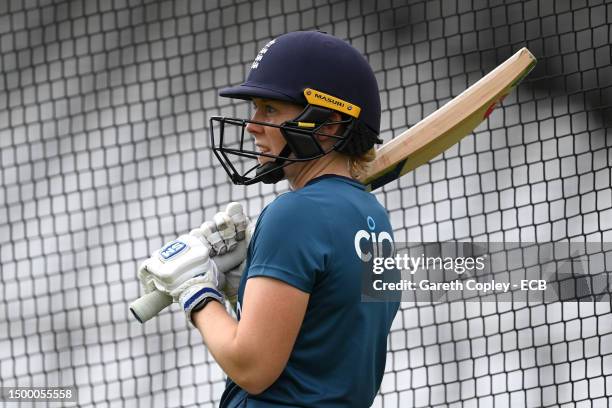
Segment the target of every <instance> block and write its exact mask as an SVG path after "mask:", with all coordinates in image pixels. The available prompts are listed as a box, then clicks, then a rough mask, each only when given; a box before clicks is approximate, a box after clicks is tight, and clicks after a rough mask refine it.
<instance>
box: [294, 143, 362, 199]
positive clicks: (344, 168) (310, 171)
mask: <svg viewBox="0 0 612 408" xmlns="http://www.w3.org/2000/svg"><path fill="white" fill-rule="evenodd" d="M289 167H291V166H289ZM294 170H297V171H296V174H295V176H293V177H290V176H288V177H287V179H288V180H289V184H290V185H291V190H294V191H295V190H299V189H300V188H302V187H304V186H305V185H306V184H307V183H308V182H309V181H310V180H312V179H314V178H316V177H319V176H322V175H325V174H335V175H338V176H344V177H349V178H350V177H351V173H350V171H349V166H348V158H347V157H346V156H344V155H342V154H340V153H338V152H335V151H334V152H331V153H329V154H326V155H325V156H323V157H321V158H320V159H317V160H312V161H309V162H306V163H304V164H303V165H302V166H301V168H299V169H294Z"/></svg>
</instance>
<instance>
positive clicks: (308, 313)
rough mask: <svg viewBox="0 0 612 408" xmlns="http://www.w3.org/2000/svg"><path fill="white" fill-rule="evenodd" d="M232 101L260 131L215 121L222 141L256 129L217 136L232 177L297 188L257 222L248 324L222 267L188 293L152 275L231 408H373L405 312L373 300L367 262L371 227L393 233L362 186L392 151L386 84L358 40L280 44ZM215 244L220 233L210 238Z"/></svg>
mask: <svg viewBox="0 0 612 408" xmlns="http://www.w3.org/2000/svg"><path fill="white" fill-rule="evenodd" d="M221 96H225V97H230V98H239V99H246V100H250V101H251V102H252V103H253V108H254V115H253V118H252V119H251V120H248V121H245V120H240V119H234V118H213V119H212V120H211V124H213V125H218V126H221V127H222V128H221V129H220V132H218V133H216V135H223V133H224V129H223V127H224V126H229V125H230V124H238V125H239V126H245V127H246V131H247V133H248V134H250V135H251V137H252V138H254V142H255V145H256V146H257V150H256V151H246V150H243V149H235V148H229V147H227V146H225V145H224V144H223V140H217V138H216V136H215V133H213V136H212V138H213V143H214V146H213V149H214V151H215V154H216V155H217V157H218V158H219V159H220V160H221V163H222V165H223V167H224V168H225V169H226V170H227V171H228V173H229V175H230V177H231V178H232V180H233V181H234V182H235V183H237V184H251V183H254V182H264V183H275V182H278V181H279V180H282V179H287V180H288V182H289V184H290V186H291V191H290V192H288V193H286V194H283V195H280V196H279V197H277V198H276V199H275V200H274V201H273V202H272V203H271V204H270V205H268V206H267V207H266V208H265V209H264V211H263V212H262V213H261V215H260V217H259V219H258V221H257V225H256V227H255V230H254V232H253V235H252V239H251V241H250V245H249V248H248V253H247V258H246V263H245V264H246V265H245V267H244V269H243V274H242V277H241V279H240V285H239V288H238V306H237V316H238V320H235V319H234V318H233V317H231V316H230V315H229V314H228V313H227V311H226V310H225V308H224V306H223V304H222V300H223V293H222V291H221V290H220V287H221V286H222V285H220V284H219V278H220V277H222V276H223V275H222V274H221V273H220V272H219V271H218V268H217V267H216V266H214V262H213V261H214V258H213V259H212V260H209V261H207V262H208V264H210V265H213V266H211V267H209V268H208V270H207V271H205V272H204V275H202V269H201V268H200V270H199V271H197V273H196V272H195V271H191V270H189V268H183V270H182V271H181V272H180V273H175V274H174V275H176V276H179V275H180V276H181V277H180V279H178V280H177V282H178V281H180V282H182V283H181V284H180V285H178V284H174V286H173V285H170V286H171V287H168V286H164V282H162V281H163V273H162V272H160V271H159V270H157V268H156V267H154V266H153V265H151V266H149V267H147V265H146V263H145V267H144V268H143V270H144V271H145V272H144V273H145V274H150V276H151V279H152V280H153V281H154V283H155V285H156V286H157V288H158V289H160V290H165V291H167V292H169V293H171V294H173V296H174V297H175V299H176V300H177V301H178V302H180V303H181V304H182V305H183V307H184V309H185V310H186V312H187V314H188V318H190V319H191V321H192V323H193V324H194V325H195V326H196V327H197V328H198V330H199V331H200V333H201V335H202V337H203V340H204V342H205V344H206V346H207V347H208V349H209V350H210V352H211V353H212V354H213V356H214V357H215V359H216V361H217V362H218V363H219V365H220V366H221V368H223V370H224V371H225V372H226V374H227V375H228V383H227V387H226V390H225V392H224V394H223V397H222V402H221V406H222V407H232V408H233V407H288V406H292V407H294V406H300V407H368V406H370V405H371V404H372V401H373V399H374V397H375V395H376V393H377V392H378V388H379V386H380V382H381V380H382V376H383V373H384V367H385V359H386V344H387V335H388V333H389V329H390V326H391V323H392V321H393V318H394V316H395V314H396V312H397V309H398V303H397V302H387V303H383V302H362V301H361V273H362V271H363V268H364V261H363V260H362V259H361V257H360V255H361V254H363V253H367V252H368V251H370V252H371V251H372V249H373V248H371V247H370V248H369V249H368V245H370V246H371V245H372V243H371V242H370V243H369V244H368V241H367V240H363V239H357V238H356V237H357V236H360V237H363V235H362V234H361V235H358V233H359V231H362V230H365V231H368V232H374V233H377V234H378V235H379V234H380V233H382V232H383V231H384V232H387V233H388V234H391V236H392V229H391V226H390V223H389V219H388V216H387V213H386V211H385V209H384V208H383V207H382V206H381V205H380V204H379V203H378V202H377V201H376V199H375V197H374V196H373V195H371V194H370V193H368V192H366V191H365V189H364V186H363V185H362V184H361V183H359V182H358V181H357V180H356V179H357V178H358V177H359V176H360V174H361V172H363V171H364V169H365V168H366V166H367V162H368V161H370V160H372V158H373V156H374V155H375V153H374V152H375V148H374V145H375V144H376V143H380V140H379V139H378V133H379V126H380V100H379V95H378V86H377V83H376V79H375V77H374V74H373V72H372V70H371V68H370V67H369V65H368V64H367V62H366V61H365V59H364V58H363V57H362V56H361V55H360V54H359V52H358V51H356V50H355V49H354V48H353V47H351V46H350V45H348V44H346V43H345V42H343V41H341V40H339V39H337V38H334V37H332V36H330V35H327V34H325V33H321V32H295V33H289V34H285V35H282V36H280V37H278V38H276V39H275V40H273V41H271V42H269V43H268V44H267V45H266V46H265V47H264V48H263V49H262V51H260V53H259V54H258V56H257V58H256V60H255V62H254V63H253V65H252V67H251V71H250V73H249V76H248V78H247V81H246V82H245V83H244V84H242V85H240V86H237V87H234V88H229V89H225V90H223V91H221ZM240 145H241V146H242V145H243V143H240ZM236 155H237V156H239V157H244V156H247V157H257V158H258V162H257V165H256V166H255V167H254V168H253V169H251V170H249V171H247V172H245V173H243V174H240V173H238V172H237V171H236V167H235V166H234V165H233V164H232V158H233V157H236ZM253 173H254V175H252V174H253ZM217 224H218V223H217ZM218 226H219V225H218ZM219 228H223V227H220V226H219ZM213 229H214V228H213ZM202 235H204V236H207V237H210V229H209V231H208V232H206V233H204V234H201V236H202ZM227 236H228V237H231V234H229V235H227ZM217 237H218V235H217ZM189 239H192V238H189ZM193 245H199V244H197V243H194V244H193ZM174 247H176V244H174ZM230 253H231V251H230ZM230 253H228V254H227V255H226V256H229V255H230ZM173 256H174V255H173ZM203 256H204V255H203ZM204 257H205V256H204ZM179 258H180V257H179ZM173 262H174V261H173ZM221 272H225V271H221ZM173 273H174V272H173ZM232 273H234V274H235V272H232ZM232 273H229V275H228V276H227V278H228V281H229V280H231V279H232V278H235V277H236V276H235V275H232ZM196 275H199V276H197V277H196ZM202 276H204V278H203V277H202ZM166 277H167V276H166ZM166 281H167V279H166ZM191 282H194V283H193V284H191ZM177 285H178V286H177ZM190 285H191V286H190ZM177 287H180V289H179V290H177V289H176V288H177ZM173 288H174V290H173ZM215 300H218V301H215Z"/></svg>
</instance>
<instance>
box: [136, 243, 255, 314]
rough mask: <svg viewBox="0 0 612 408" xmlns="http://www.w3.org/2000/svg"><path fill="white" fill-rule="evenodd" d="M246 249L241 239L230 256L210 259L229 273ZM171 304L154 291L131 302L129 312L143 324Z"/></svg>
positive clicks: (163, 296)
mask: <svg viewBox="0 0 612 408" xmlns="http://www.w3.org/2000/svg"><path fill="white" fill-rule="evenodd" d="M247 248H248V244H247V240H245V239H243V240H241V241H238V245H237V246H236V248H235V249H234V250H232V253H231V255H229V256H228V255H227V254H226V255H222V256H217V257H214V258H212V260H213V261H214V262H215V263H216V264H217V268H219V270H221V271H229V270H231V269H234V268H235V267H237V266H239V265H240V264H241V263H242V261H243V260H244V259H245V258H246V254H247ZM171 304H172V297H171V296H170V295H168V294H167V293H164V292H160V291H158V290H154V291H152V292H149V293H147V294H146V295H143V296H141V297H139V298H138V299H136V300H135V301H133V302H132V304H131V305H130V311H131V312H132V314H133V315H134V317H135V318H136V319H137V320H138V321H139V322H140V323H144V322H146V321H147V320H149V319H151V318H153V317H155V316H157V314H158V313H159V312H161V311H162V310H164V309H165V308H167V307H168V306H170V305H171Z"/></svg>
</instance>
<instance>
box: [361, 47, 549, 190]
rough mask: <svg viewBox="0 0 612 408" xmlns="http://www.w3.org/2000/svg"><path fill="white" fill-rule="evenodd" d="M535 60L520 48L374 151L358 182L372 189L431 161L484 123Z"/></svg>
mask: <svg viewBox="0 0 612 408" xmlns="http://www.w3.org/2000/svg"><path fill="white" fill-rule="evenodd" d="M536 62H537V61H536V58H535V57H534V56H533V55H532V54H531V52H529V50H528V49H527V48H522V49H521V50H519V51H518V52H516V53H515V54H514V55H513V56H511V57H510V58H508V59H507V60H506V61H505V62H503V63H502V64H501V65H499V66H498V67H497V68H495V69H494V70H493V71H491V72H489V73H488V74H487V75H486V76H484V77H482V78H481V79H480V80H479V81H478V82H476V83H475V84H474V85H472V86H471V87H469V88H468V89H466V90H465V91H463V92H462V93H461V94H459V95H458V96H457V97H455V98H454V99H452V100H451V101H449V102H448V103H447V104H446V105H444V106H443V107H441V108H440V109H438V110H437V111H435V112H433V113H432V114H431V115H429V116H427V117H426V118H425V119H423V120H421V121H420V122H419V123H417V124H416V125H414V126H412V127H411V128H410V129H408V130H406V131H405V132H403V133H402V134H401V135H399V136H397V137H396V138H394V139H392V140H391V141H389V142H387V143H385V144H384V145H383V146H382V147H381V148H380V149H378V151H377V156H376V159H375V160H374V161H373V162H372V163H371V165H370V168H369V170H368V173H367V174H366V175H365V176H364V177H362V178H361V180H360V181H361V182H362V183H363V184H365V185H366V187H367V188H368V190H375V189H377V188H379V187H382V186H384V185H385V184H387V183H389V182H391V181H393V180H397V179H398V178H399V177H401V176H403V175H404V174H406V173H408V172H410V171H412V170H414V169H415V168H417V167H419V166H420V165H422V164H425V163H426V162H428V161H430V160H431V159H433V158H434V157H436V156H437V155H439V154H440V153H442V152H444V151H445V150H447V149H448V148H450V147H451V146H453V145H454V144H456V143H458V142H459V141H460V140H461V139H463V138H464V137H465V136H467V135H468V134H471V133H472V131H473V130H474V129H475V128H476V127H477V126H478V125H479V124H480V123H481V122H483V121H484V120H485V119H486V118H487V117H488V116H489V115H490V114H491V112H492V111H493V110H494V109H495V107H496V106H497V105H499V104H500V103H501V101H502V100H503V99H504V97H505V96H506V95H508V94H509V93H510V92H511V91H512V89H513V88H514V87H516V86H517V85H518V84H519V83H520V82H521V80H522V79H523V78H524V77H525V76H526V75H527V74H528V73H529V72H530V71H531V70H532V69H533V67H534V65H535V64H536Z"/></svg>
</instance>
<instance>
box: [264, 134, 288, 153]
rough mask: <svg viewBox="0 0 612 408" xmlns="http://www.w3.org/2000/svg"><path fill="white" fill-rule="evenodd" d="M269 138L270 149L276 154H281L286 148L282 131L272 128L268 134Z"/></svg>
mask: <svg viewBox="0 0 612 408" xmlns="http://www.w3.org/2000/svg"><path fill="white" fill-rule="evenodd" d="M266 135H267V138H268V140H269V142H270V148H271V150H272V152H273V153H274V154H279V153H280V152H281V150H283V148H284V147H285V138H284V137H283V135H282V134H281V131H280V129H275V128H270V129H269V131H268V132H266Z"/></svg>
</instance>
